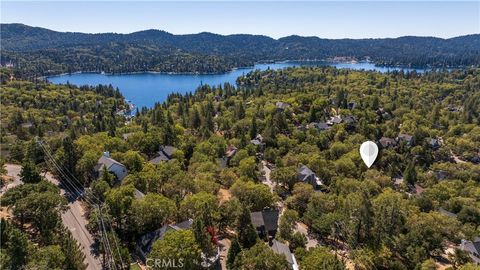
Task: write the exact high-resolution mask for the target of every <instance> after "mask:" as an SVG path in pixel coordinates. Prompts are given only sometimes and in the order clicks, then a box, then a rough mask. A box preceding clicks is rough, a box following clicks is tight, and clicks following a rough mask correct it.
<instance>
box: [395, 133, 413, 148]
mask: <svg viewBox="0 0 480 270" xmlns="http://www.w3.org/2000/svg"><path fill="white" fill-rule="evenodd" d="M397 142H398V143H402V142H405V143H406V144H407V145H408V146H411V145H412V143H413V136H412V135H408V134H398V136H397Z"/></svg>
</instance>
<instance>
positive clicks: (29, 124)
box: [21, 121, 33, 128]
mask: <svg viewBox="0 0 480 270" xmlns="http://www.w3.org/2000/svg"><path fill="white" fill-rule="evenodd" d="M21 126H22V128H31V127H33V123H32V122H30V121H29V122H25V123H22V124H21Z"/></svg>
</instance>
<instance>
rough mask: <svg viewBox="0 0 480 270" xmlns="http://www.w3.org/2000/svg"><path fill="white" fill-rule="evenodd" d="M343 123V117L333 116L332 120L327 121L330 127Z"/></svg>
mask: <svg viewBox="0 0 480 270" xmlns="http://www.w3.org/2000/svg"><path fill="white" fill-rule="evenodd" d="M341 122H342V117H341V116H332V117H330V119H329V120H328V121H327V124H329V125H330V126H333V125H336V124H340V123H341Z"/></svg>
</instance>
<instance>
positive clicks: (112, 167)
mask: <svg viewBox="0 0 480 270" xmlns="http://www.w3.org/2000/svg"><path fill="white" fill-rule="evenodd" d="M103 168H107V171H109V172H110V173H112V174H113V175H115V177H116V180H117V181H119V182H121V181H122V180H123V178H125V176H127V167H125V165H123V164H122V163H120V162H118V161H116V160H114V159H112V158H110V153H109V152H108V151H107V152H104V153H103V155H102V156H101V157H100V158H99V159H98V162H97V165H96V166H95V167H94V170H95V172H96V174H97V176H99V175H100V173H101V171H102V170H103Z"/></svg>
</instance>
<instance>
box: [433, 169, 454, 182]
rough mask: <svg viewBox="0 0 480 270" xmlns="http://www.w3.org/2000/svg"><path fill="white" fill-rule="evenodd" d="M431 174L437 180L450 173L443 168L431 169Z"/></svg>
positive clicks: (446, 176) (445, 177) (443, 178)
mask: <svg viewBox="0 0 480 270" xmlns="http://www.w3.org/2000/svg"><path fill="white" fill-rule="evenodd" d="M433 174H434V175H435V178H437V180H438V181H442V180H445V179H447V178H448V177H450V173H449V172H447V171H445V170H435V171H433Z"/></svg>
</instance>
